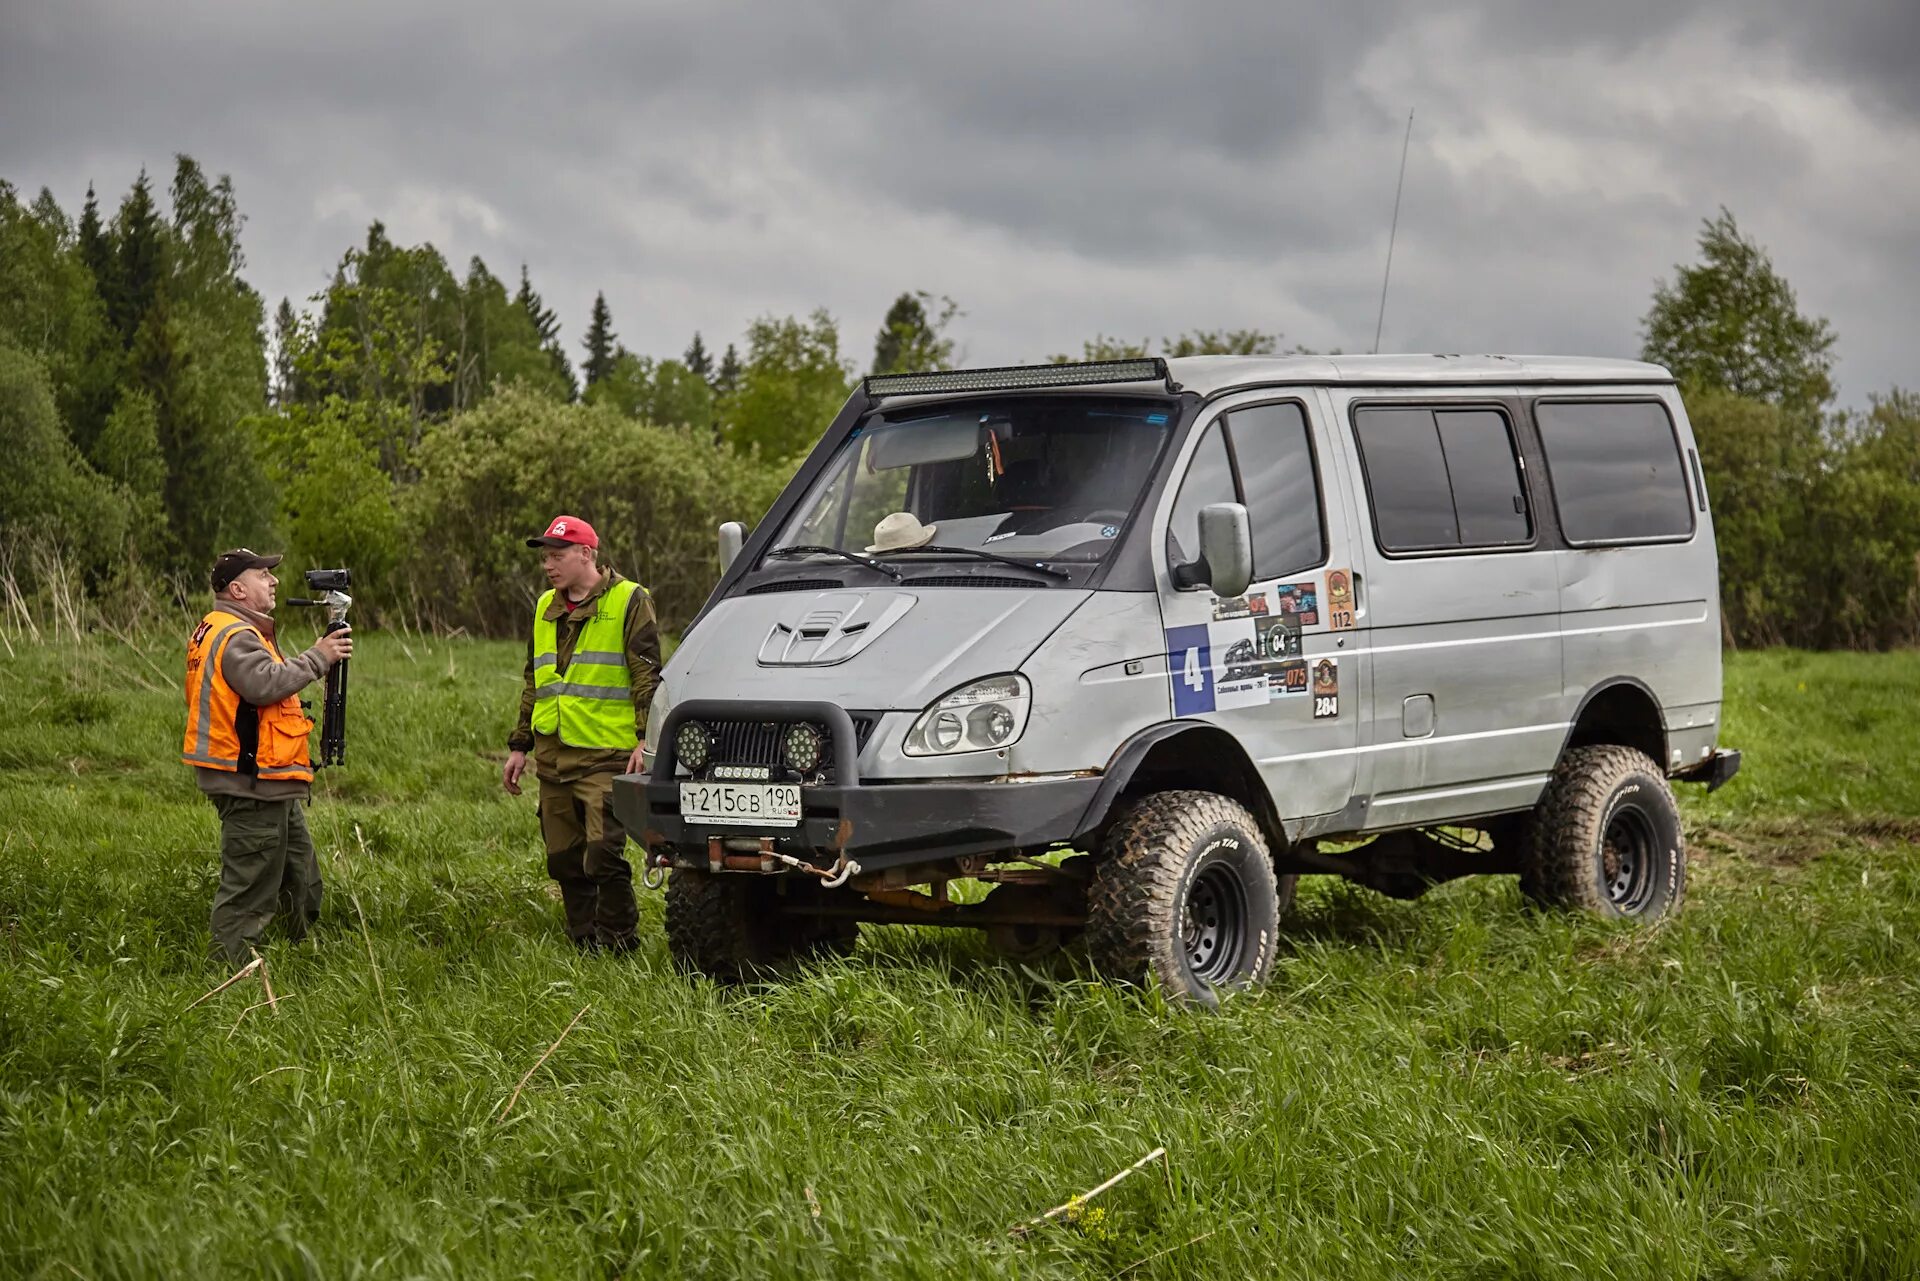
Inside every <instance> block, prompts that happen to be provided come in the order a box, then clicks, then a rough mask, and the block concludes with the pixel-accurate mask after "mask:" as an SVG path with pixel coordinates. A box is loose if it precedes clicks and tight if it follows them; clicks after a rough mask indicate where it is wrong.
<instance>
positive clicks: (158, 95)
mask: <svg viewBox="0 0 1920 1281" xmlns="http://www.w3.org/2000/svg"><path fill="white" fill-rule="evenodd" d="M1320 8H1321V7H1320V6H1310V5H1305V4H1288V5H1280V4H1272V3H1256V2H1254V0H1244V2H1242V3H1235V4H1225V3H1222V4H1217V5H1209V6H1198V7H1196V6H1189V7H1188V8H1186V9H1184V10H1174V9H1171V8H1169V7H1165V6H1158V5H1146V4H1144V3H1131V4H1122V3H1111V4H1094V3H1064V2H1061V3H1030V4H1018V5H1016V4H1012V3H978V4H974V5H968V6H941V7H938V8H936V7H933V6H930V5H910V4H905V5H903V4H883V3H879V2H878V0H858V2H854V0H849V2H847V3H839V4H827V3H820V2H813V3H806V2H798V3H793V4H786V5H778V6H768V5H748V4H744V3H711V4H705V5H692V4H674V5H666V4H660V5H652V6H641V7H635V6H631V5H602V6H593V5H581V6H572V7H566V6H549V7H547V8H543V9H542V10H540V11H539V12H537V13H536V12H531V11H527V12H502V13H497V14H493V15H480V14H476V13H474V12H473V11H472V10H471V9H470V8H469V7H468V6H464V5H453V4H451V3H447V2H446V0H441V2H440V3H433V4H422V5H413V6H387V5H382V4H372V3H365V4H348V5H330V6H324V7H323V6H300V7H296V6H291V5H288V6H284V7H272V8H270V7H267V6H261V5H257V4H243V3H238V2H237V0H229V2H228V3H212V2H205V3H200V4H198V5H188V6H184V7H183V6H178V5H175V6H166V7H165V12H162V9H161V7H157V6H139V5H132V4H124V5H107V4H104V3H98V2H95V3H87V2H85V0H69V3H66V4H63V5H60V6H46V7H40V8H37V9H31V10H29V9H24V8H23V7H22V6H12V7H9V8H6V9H5V10H4V11H3V12H0V119H4V120H5V121H6V122H7V127H6V128H5V129H4V130H0V177H4V178H6V179H8V180H11V181H13V182H14V183H16V184H17V185H19V186H22V187H25V188H28V189H31V188H33V187H36V186H38V185H40V184H42V183H45V184H48V185H51V186H52V187H53V189H54V191H55V193H56V194H57V195H58V196H60V198H61V199H62V200H63V202H65V203H67V204H68V205H69V206H70V207H77V205H78V202H79V199H80V197H81V195H82V193H83V192H84V188H85V185H86V183H87V182H88V181H89V180H92V181H94V182H96V183H98V184H99V185H100V187H101V190H102V194H103V200H106V201H109V202H110V201H112V200H115V199H117V198H118V195H119V193H120V192H122V191H123V190H124V189H125V187H126V185H127V184H128V183H129V182H130V181H131V178H132V175H133V173H134V172H135V171H136V170H137V169H138V168H139V167H140V166H142V165H145V166H146V167H148V168H149V169H150V170H152V171H154V172H156V174H159V175H162V176H164V174H165V173H166V171H167V170H168V169H170V167H171V154H172V153H173V152H175V151H187V152H190V153H192V154H193V155H195V156H196V157H197V158H198V159H200V160H201V161H202V163H203V164H205V165H206V166H207V167H208V168H210V169H213V170H216V171H220V172H228V173H231V174H232V175H233V177H234V180H235V183H236V185H237V187H238V189H239V194H240V200H241V207H242V208H243V210H245V211H246V213H247V214H248V217H249V223H248V228H247V236H246V246H247V252H248V256H249V261H250V267H249V275H250V278H252V279H253V280H254V281H255V282H256V284H257V285H258V286H259V287H260V288H261V290H262V292H263V293H265V294H266V295H267V296H268V297H269V299H270V300H277V298H278V297H280V296H281V295H283V294H289V295H292V296H294V297H295V298H296V299H299V298H302V297H304V296H306V295H308V294H310V293H312V292H313V291H314V290H316V289H318V288H320V287H321V286H322V285H323V284H324V282H325V280H326V277H327V275H328V273H329V271H330V269H331V267H332V264H333V263H334V262H335V261H336V260H337V258H338V256H339V254H340V253H341V251H342V250H343V249H345V248H346V247H347V246H349V245H350V244H353V243H356V242H357V241H358V240H359V239H360V238H361V237H362V236H363V235H364V231H365V226H366V223H367V222H368V221H369V220H370V219H372V218H375V217H379V218H381V219H383V220H384V221H385V222H386V223H387V224H388V227H389V229H390V232H391V233H392V234H393V235H394V236H395V238H397V239H400V240H402V241H408V242H411V241H417V240H420V239H429V238H430V239H432V240H433V241H434V243H436V244H437V245H438V246H439V247H440V248H441V249H442V251H443V252H445V253H446V254H447V256H448V257H449V258H450V259H451V260H452V261H453V262H454V263H455V264H456V266H458V265H459V264H461V263H463V262H464V260H465V258H466V257H467V256H468V255H471V254H479V255H481V256H483V257H485V258H486V259H487V261H488V263H489V264H490V265H491V266H492V267H493V268H494V270H495V271H496V272H497V273H499V274H501V275H511V274H512V273H513V272H514V271H515V270H516V268H517V265H518V264H519V263H520V262H521V261H526V262H528V263H529V264H530V266H531V268H532V271H533V274H534V279H535V283H536V285H537V286H538V287H540V288H541V289H542V290H543V292H545V293H546V295H547V296H548V299H549V301H550V302H551V303H553V304H554V305H556V306H558V307H559V308H560V309H561V313H562V317H563V320H564V321H565V322H566V324H567V326H568V332H569V334H570V335H571V337H572V338H573V339H574V340H575V341H577V339H578V335H579V334H580V332H581V331H582V330H583V329H584V322H585V314H586V310H587V306H588V304H589V303H590V302H591V300H592V297H593V293H594V292H595V290H597V289H604V290H605V291H606V292H607V295H608V299H609V302H610V303H611V304H612V306H613V309H614V315H615V320H616V325H617V327H618V328H619V330H620V332H621V335H622V337H623V339H624V340H625V341H627V342H628V343H629V344H630V345H632V346H634V347H636V348H638V349H641V350H647V351H653V352H662V353H664V352H671V351H677V350H678V349H679V348H680V347H682V346H684V344H685V342H686V340H687V338H688V337H689V336H690V334H691V333H692V331H693V330H694V329H696V328H699V329H701V330H703V331H705V333H706V335H707V337H708V339H709V342H710V343H712V342H718V343H721V344H724V342H725V341H727V340H728V339H729V338H731V337H735V336H737V335H738V334H739V333H740V331H741V330H742V329H743V328H744V326H745V324H746V322H747V321H748V320H749V319H750V318H752V317H753V316H755V315H760V314H765V313H768V312H773V313H784V312H792V311H802V310H807V309H810V308H811V307H813V306H816V305H824V306H827V307H829V308H830V309H831V310H832V311H833V312H834V313H835V314H836V315H837V316H839V317H840V318H841V320H842V322H843V324H844V326H845V339H844V341H845V345H846V347H847V348H848V350H849V351H851V352H852V353H853V354H854V356H855V357H856V359H858V358H862V357H864V355H865V354H866V350H867V343H868V341H869V338H870V335H871V333H872V330H873V328H874V326H875V325H876V324H877V323H878V319H879V316H880V314H881V312H882V311H883V310H884V308H885V306H886V305H887V302H888V301H889V300H890V299H891V297H892V295H893V294H895V293H897V292H899V291H900V290H901V289H904V288H926V289H931V290H934V291H936V292H945V293H948V294H951V295H953V296H954V297H955V298H957V299H959V300H960V302H961V303H962V305H963V306H964V307H965V309H966V315H965V316H964V317H963V319H962V320H961V321H960V322H959V326H958V336H959V338H960V340H961V343H962V346H963V348H964V349H965V351H966V352H967V354H968V355H969V356H970V357H971V358H972V359H975V360H982V361H987V360H991V361H1004V360H1017V359H1025V358H1032V357H1037V356H1041V355H1044V354H1046V353H1047V352H1050V351H1056V350H1071V349H1074V348H1075V347H1077V345H1078V343H1079V341H1080V340H1081V339H1082V338H1084V337H1088V336H1091V335H1092V334H1093V333H1095V332H1107V333H1116V334H1122V335H1127V336H1131V337H1142V336H1149V335H1152V336H1158V335H1161V334H1170V333H1175V332H1179V331H1181V330H1184V329H1188V328H1193V327H1199V326H1206V327H1216V326H1237V325H1259V326H1263V327H1268V328H1280V329H1284V330H1286V331H1287V333H1288V336H1289V338H1290V339H1293V340H1298V341H1304V342H1307V343H1309V344H1311V345H1315V346H1323V347H1326V346H1341V347H1344V348H1347V349H1349V350H1352V349H1355V348H1361V349H1364V348H1365V347H1366V346H1367V345H1368V344H1369V343H1370V342H1371V339H1372V330H1373V321H1374V307H1375V305H1376V303H1377V295H1378V289H1379V271H1380V264H1381V260H1382V256H1383V254H1384V250H1385V239H1386V221H1387V215H1388V212H1389V210H1390V207H1391V203H1392V199H1393V186H1394V174H1395V167H1396V165H1397V162H1398V159H1399V142H1400V132H1401V129H1402V127H1403V125H1404V121H1405V112H1406V111H1407V109H1408V108H1409V107H1412V108H1416V109H1417V117H1416V125H1415V134H1414V147H1413V152H1412V156H1411V159H1410V162H1409V165H1408V172H1407V190H1406V198H1405V208H1404V210H1403V215H1402V235H1401V240H1400V243H1399V247H1398V249H1397V251H1396V258H1395V280H1394V289H1393V293H1392V297H1391V299H1390V302H1389V307H1388V314H1387V325H1386V340H1385V345H1387V346H1389V347H1413V348H1419V349H1438V350H1485V349H1506V350H1547V351H1571V352H1592V353H1617V354H1632V353H1633V352H1634V351H1635V350H1636V349H1637V346H1638V332H1637V330H1638V323H1639V319H1640V317H1641V315H1642V314H1643V313H1644V312H1645V310H1646V306H1647V303H1648V300H1649V297H1650V294H1651V291H1652V286H1653V282H1654V280H1655V279H1656V278H1657V277H1660V276H1664V275H1669V274H1670V273H1671V271H1672V267H1673V264H1674V263H1676V262H1679V261H1685V260H1687V259H1689V258H1690V257H1691V256H1692V254H1693V240H1694V236H1695V235H1696V233H1697V230H1698V227H1699V222H1700V219H1701V218H1702V217H1705V216H1708V215H1710V214H1711V213H1713V212H1714V210H1715V209H1716V208H1717V207H1718V206H1720V205H1722V204H1724V205H1726V206H1728V207H1729V208H1732V209H1733V210H1734V211H1735V212H1736V213H1737V214H1738V215H1739V216H1740V218H1741V220H1742V222H1743V224H1745V225H1746V226H1748V227H1749V228H1750V229H1751V230H1752V231H1753V232H1754V233H1755V234H1756V235H1758V236H1759V237H1760V238H1761V239H1762V241H1763V242H1764V243H1766V244H1767V245H1768V246H1769V247H1770V248H1771V249H1772V250H1773V252H1774V255H1775V259H1776V262H1777V263H1778V264H1779V266H1780V267H1781V268H1782V270H1783V271H1785V272H1786V273H1787V275H1788V276H1789V278H1790V279H1792V280H1793V281H1794V282H1795V283H1796V285H1798V286H1799V289H1800V293H1801V298H1802V302H1803V304H1804V305H1806V306H1807V307H1808V308H1809V309H1811V310H1814V311H1817V312H1821V313H1824V314H1826V315H1828V316H1830V317H1831V318H1832V320H1833V322H1834V325H1835V328H1836V329H1837V330H1838V331H1839V333H1840V335H1841V342H1840V347H1839V351H1840V355H1841V357H1842V365H1841V369H1840V375H1841V382H1842V387H1843V393H1844V395H1845V398H1846V399H1848V400H1849V401H1853V402H1858V401H1860V400H1863V399H1864V397H1865V395H1866V393H1868V392H1870V391H1874V390H1879V389H1883V388H1885V387H1886V386H1888V385H1890V384H1893V383H1895V382H1903V383H1906V384H1909V385H1911V384H1913V383H1914V382H1916V381H1920V376H1917V375H1920V371H1916V368H1915V366H1914V363H1913V360H1912V357H1911V355H1910V353H1909V351H1908V350H1907V346H1908V344H1907V341H1906V337H1905V335H1906V333H1907V332H1908V331H1910V330H1911V329H1912V327H1913V321H1914V319H1915V316H1914V314H1913V312H1914V308H1913V304H1912V302H1911V301H1910V300H1911V299H1913V298H1914V297H1915V296H1916V295H1917V294H1920V228H1917V227H1916V225H1915V220H1914V219H1913V218H1912V216H1911V211H1912V210H1913V209H1914V208H1916V207H1920V179H1916V178H1915V177H1913V176H1911V175H1914V174H1920V77H1916V76H1914V75H1913V73H1912V67H1913V66H1915V65H1916V63H1917V62H1920V34H1917V33H1920V6H1915V5H1913V4H1912V3H1911V0H1854V2H1853V3H1849V4H1842V5H1830V6H1826V7H1823V8H1822V9H1821V10H1819V11H1818V12H1817V13H1813V12H1811V11H1807V10H1804V8H1803V7H1801V6H1795V5H1791V4H1788V3H1786V0H1752V2H1749V0H1691V2H1690V3H1689V2H1686V0H1682V2H1681V3H1662V4H1658V5H1656V4H1653V3H1650V2H1648V0H1627V2H1625V3H1622V4H1619V5H1613V6H1594V5H1582V6H1553V7H1545V6H1540V5H1538V4H1534V3H1522V2H1521V0H1456V2H1455V3H1451V4H1442V5H1437V6H1436V5H1416V4H1413V3H1411V2H1410V0H1375V2H1373V3H1364V4H1358V5H1351V6H1342V7H1337V8H1331V9H1328V10H1327V11H1326V12H1319V11H1318V10H1319V9H1320Z"/></svg>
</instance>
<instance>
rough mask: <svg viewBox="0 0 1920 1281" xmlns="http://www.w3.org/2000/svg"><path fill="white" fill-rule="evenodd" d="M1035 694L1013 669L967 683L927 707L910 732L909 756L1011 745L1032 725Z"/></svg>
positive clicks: (955, 752)
mask: <svg viewBox="0 0 1920 1281" xmlns="http://www.w3.org/2000/svg"><path fill="white" fill-rule="evenodd" d="M1032 703H1033V693H1032V689H1031V687H1030V686H1028V684H1027V678H1026V677H1024V676H1020V675H1017V674H1012V673H1009V674H1008V675H1005V676H989V677H987V678H986V679H984V680H977V681H974V682H973V683H972V684H970V685H962V686H961V687H960V688H959V689H956V690H954V691H953V693H951V694H948V695H947V696H946V697H945V698H942V699H941V700H940V701H939V702H937V703H935V704H934V705H933V706H931V707H929V708H927V710H926V711H924V712H922V713H920V716H919V718H918V719H916V720H915V721H914V722H913V728H912V729H909V730H908V731H907V741H906V746H905V751H906V753H907V755H908V756H949V755H954V754H957V753H960V752H989V751H993V750H994V749H995V748H1000V747H1005V746H1007V745H1008V744H1009V743H1012V742H1013V741H1015V740H1016V739H1018V738H1019V737H1020V734H1021V731H1023V730H1024V729H1026V727H1027V709H1028V708H1029V707H1030V706H1031V705H1032Z"/></svg>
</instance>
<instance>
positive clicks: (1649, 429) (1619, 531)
mask: <svg viewBox="0 0 1920 1281" xmlns="http://www.w3.org/2000/svg"><path fill="white" fill-rule="evenodd" d="M1534 421H1536V422H1537V423H1538V424H1539V425H1540V443H1541V444H1542V445H1543V446H1544V447H1545V448H1546V452H1547V474H1548V479H1549V480H1550V481H1551V483H1552V485H1553V500H1554V503H1555V505H1556V506H1557V507H1558V508H1559V511H1560V528H1561V530H1562V531H1563V532H1564V533H1565V534H1566V536H1567V541H1568V542H1570V543H1574V544H1576V545H1578V544H1587V543H1622V542H1641V541H1645V540H1650V539H1680V538H1686V537H1688V536H1689V535H1691V534H1692V533H1693V504H1692V503H1691V502H1690V501H1689V499H1688V495H1687V477H1686V471H1685V466H1686V465H1685V463H1684V462H1683V461H1682V459H1681V457H1680V442H1679V440H1678V438H1677V437H1676V436H1675V435H1674V430H1673V420H1672V419H1670V418H1669V417H1668V416H1667V410H1666V406H1664V405H1662V404H1661V403H1660V402H1659V401H1655V400H1637V401H1622V400H1614V401H1604V400H1596V401H1568V400H1543V401H1539V402H1537V403H1536V404H1535V406H1534Z"/></svg>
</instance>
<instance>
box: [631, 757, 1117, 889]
mask: <svg viewBox="0 0 1920 1281" xmlns="http://www.w3.org/2000/svg"><path fill="white" fill-rule="evenodd" d="M1099 788H1100V778H1099V776H1098V775H1087V776H1078V775H1075V776H1068V777H1058V778H1047V779H1035V780H1032V781H1027V782H1017V783H1016V782H986V781H979V782H951V783H878V782H876V783H856V784H853V785H850V786H839V785H834V784H827V785H824V786H819V787H805V788H803V789H802V790H801V794H800V795H801V805H802V818H801V820H800V823H799V825H798V826H797V827H774V826H770V825H769V826H765V827H754V826H740V825H736V824H731V823H729V824H724V825H722V824H711V823H701V822H688V821H686V820H683V819H682V818H681V817H680V784H679V783H678V782H677V781H676V782H660V781H657V780H654V779H650V778H648V777H647V776H645V775H642V774H628V775H623V776H621V777H620V778H617V779H615V780H614V783H613V810H614V813H615V814H616V815H617V816H618V817H619V819H620V822H621V825H622V826H624V827H625V828H626V830H627V834H628V835H629V836H631V837H633V839H634V840H635V841H637V842H639V843H640V844H641V845H643V846H645V847H646V849H647V850H648V852H649V853H654V854H670V855H674V856H677V858H679V859H684V860H687V861H689V862H695V863H705V862H706V861H707V860H708V856H709V851H710V850H711V849H712V848H713V842H714V840H715V839H716V838H718V839H719V841H720V843H721V845H720V847H721V848H722V849H726V848H739V847H740V846H741V845H743V844H751V845H755V846H758V845H761V844H762V842H763V841H764V842H767V843H768V844H769V845H770V848H771V849H773V850H777V851H779V852H781V853H784V854H791V855H793V856H794V857H796V858H801V859H805V860H807V861H809V862H812V863H815V864H818V865H821V866H825V865H827V864H831V863H834V862H836V861H838V860H839V859H840V857H841V856H842V855H845V856H846V857H847V858H849V859H853V860H857V861H858V862H859V864H860V866H861V868H862V869H863V870H865V871H869V872H873V871H880V870H882V869H884V868H887V867H891V866H895V865H897V864H901V863H919V862H924V861H927V860H929V859H937V858H954V857H957V856H962V855H968V854H998V853H1008V854H1011V853H1013V852H1016V851H1034V850H1039V849H1044V848H1046V847H1048V846H1050V845H1056V844H1061V843H1064V842H1068V841H1071V840H1072V839H1073V838H1074V837H1075V836H1077V835H1079V834H1080V832H1079V827H1080V822H1081V819H1082V817H1083V816H1084V815H1085V814H1086V812H1087V808H1088V806H1089V805H1090V804H1091V803H1092V801H1093V797H1094V793H1095V792H1097V791H1098V790H1099ZM729 841H732V842H733V843H734V844H733V846H732V847H729V846H728V845H727V842H729Z"/></svg>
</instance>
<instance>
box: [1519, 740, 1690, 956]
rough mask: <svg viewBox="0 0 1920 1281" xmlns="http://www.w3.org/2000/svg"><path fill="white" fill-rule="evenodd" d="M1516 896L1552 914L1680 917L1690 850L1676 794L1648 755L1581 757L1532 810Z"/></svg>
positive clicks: (1570, 758)
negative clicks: (1558, 909)
mask: <svg viewBox="0 0 1920 1281" xmlns="http://www.w3.org/2000/svg"><path fill="white" fill-rule="evenodd" d="M1531 835H1532V839H1531V841H1530V842H1529V844H1528V846H1527V848H1526V849H1525V850H1524V852H1523V860H1524V862H1523V866H1522V870H1521V873H1520V889H1521V892H1522V893H1524V894H1525V895H1526V896H1527V897H1528V898H1531V899H1533V900H1534V901H1535V902H1537V903H1540V904H1543V905H1545V906H1548V907H1562V908H1575V909H1579V910H1581V911H1586V912H1591V913H1593V914H1594V915H1596V916H1604V917H1610V918H1613V919H1624V920H1634V921H1653V920H1657V919H1659V918H1660V917H1662V916H1665V915H1667V914H1669V913H1672V912H1677V911H1678V910H1679V909H1680V903H1681V900H1682V899H1683V898H1684V897H1685V896H1686V889H1687V842H1686V837H1685V835H1684V834H1683V832H1682V829H1681V826H1680V810H1679V807H1678V806H1677V805H1676V804H1675V803H1674V799H1673V789H1672V787H1670V786H1669V785H1668V783H1667V778H1666V775H1665V774H1664V773H1662V772H1661V770H1660V767H1659V766H1658V765H1657V764H1655V763H1654V762H1653V760H1652V759H1651V758H1650V757H1648V756H1647V754H1646V753H1645V752H1640V751H1636V750H1635V749H1633V748H1631V747H1617V746H1612V745H1602V746H1598V747H1576V748H1574V749H1573V750H1572V751H1570V752H1568V753H1567V754H1566V755H1565V756H1564V757H1562V758H1561V761H1560V764H1559V766H1558V768H1556V769H1555V770H1554V772H1553V778H1552V780H1551V781H1550V782H1549V783H1548V784H1547V790H1546V793H1545V795H1543V796H1542V797H1541V798H1540V804H1539V806H1538V807H1537V808H1536V809H1535V811H1534V815H1533V823H1532V834H1531Z"/></svg>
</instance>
